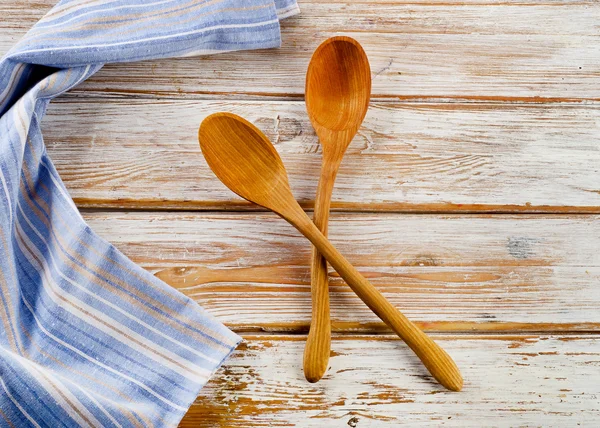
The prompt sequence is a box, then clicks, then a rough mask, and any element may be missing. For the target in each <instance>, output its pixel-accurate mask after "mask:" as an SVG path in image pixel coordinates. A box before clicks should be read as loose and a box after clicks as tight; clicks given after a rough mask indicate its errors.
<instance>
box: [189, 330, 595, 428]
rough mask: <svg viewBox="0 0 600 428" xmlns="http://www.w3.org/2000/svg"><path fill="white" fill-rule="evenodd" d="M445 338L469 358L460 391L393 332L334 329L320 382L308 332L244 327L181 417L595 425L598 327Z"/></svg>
mask: <svg viewBox="0 0 600 428" xmlns="http://www.w3.org/2000/svg"><path fill="white" fill-rule="evenodd" d="M436 339H437V338H436ZM438 340H439V342H440V344H442V345H443V346H444V347H445V348H446V349H448V351H449V352H450V353H451V354H452V356H453V357H455V358H456V360H457V362H458V363H459V364H460V366H461V367H463V373H464V375H465V388H464V390H463V391H462V392H461V393H452V392H447V391H444V390H443V389H442V388H441V387H440V386H438V385H436V384H435V383H433V382H432V380H431V378H430V377H429V376H428V375H427V373H426V372H425V371H424V370H423V369H422V368H420V367H419V361H418V360H417V359H416V358H415V357H414V356H413V355H411V352H410V350H409V349H408V348H407V347H406V346H405V345H404V344H402V343H401V342H400V341H398V340H396V339H394V338H391V337H373V336H370V337H364V336H355V337H345V336H344V337H334V339H333V340H332V356H331V360H330V367H331V368H330V369H329V372H328V373H327V375H326V376H325V377H324V378H323V380H322V381H321V382H320V383H318V384H312V385H311V384H308V383H307V382H306V381H305V380H304V376H303V374H302V370H301V367H302V365H301V361H302V349H303V347H304V337H302V336H249V337H246V342H244V343H243V344H242V345H240V347H239V348H238V350H237V351H235V353H234V354H233V356H232V357H231V359H229V360H228V361H227V362H226V363H225V366H224V367H223V368H222V369H220V370H219V372H218V373H217V374H216V375H215V376H214V377H213V379H212V380H211V381H210V382H209V384H208V386H207V387H206V388H205V389H203V390H202V392H201V394H200V397H199V399H198V400H197V402H196V404H195V405H193V406H192V407H191V409H190V411H189V413H188V414H187V415H186V416H185V417H184V419H183V422H182V424H181V426H182V427H198V426H202V427H232V428H233V427H254V426H300V427H315V428H317V427H318V428H321V427H340V428H342V427H347V426H355V427H359V428H360V427H396V426H399V425H409V426H415V425H419V424H422V425H426V426H440V425H444V426H459V427H480V426H489V425H490V424H492V425H494V426H578V425H581V426H594V424H595V423H596V422H597V421H598V419H599V418H600V406H599V405H598V399H599V398H600V391H599V389H598V384H599V381H600V377H599V376H598V366H599V365H600V337H599V336H598V335H589V336H577V335H573V336H539V335H532V336H525V335H506V336H476V335H470V336H444V337H440V338H439V339H438ZM475 409H476V410H475Z"/></svg>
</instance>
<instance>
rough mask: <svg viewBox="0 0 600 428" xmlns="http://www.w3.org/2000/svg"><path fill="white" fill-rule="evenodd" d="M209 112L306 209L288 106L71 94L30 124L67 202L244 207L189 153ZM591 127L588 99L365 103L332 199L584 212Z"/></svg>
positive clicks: (314, 156) (595, 120)
mask: <svg viewBox="0 0 600 428" xmlns="http://www.w3.org/2000/svg"><path fill="white" fill-rule="evenodd" d="M220 110H226V111H233V112H235V113H238V114H240V115H242V116H245V117H247V118H248V119H249V120H251V121H253V122H254V123H255V124H257V125H258V126H259V127H260V128H261V129H262V130H264V131H265V132H266V133H267V134H268V135H269V137H270V138H271V139H272V140H273V141H274V142H275V143H276V147H277V150H278V151H279V153H280V154H281V156H282V158H283V160H284V162H285V164H286V166H287V168H288V173H289V176H290V182H291V185H292V188H293V191H294V193H295V196H296V198H297V199H298V200H300V202H301V203H302V204H303V205H304V206H305V207H310V206H312V204H313V198H314V195H315V192H316V184H317V180H318V176H319V168H320V162H321V153H320V147H319V144H318V139H317V137H316V136H315V134H314V131H313V129H312V126H311V125H310V122H309V121H308V118H307V115H306V112H305V107H304V104H303V103H301V102H279V101H275V102H252V101H251V102H248V101H246V102H227V101H197V102H196V101H194V102H191V101H177V100H163V101H160V102H157V101H149V100H115V99H113V100H106V101H105V102H103V103H98V102H97V101H91V100H74V99H71V100H69V101H63V102H57V103H54V104H51V106H50V108H49V114H48V116H47V118H46V119H45V120H44V125H43V128H44V135H45V140H46V143H47V146H48V152H49V154H50V156H51V157H52V159H53V160H54V162H55V163H56V165H57V168H58V170H59V172H60V174H61V176H62V178H63V180H65V182H66V185H67V188H68V189H69V191H70V192H71V195H72V196H73V197H74V198H75V201H76V203H77V204H78V205H79V206H81V207H113V208H115V207H116V208H162V209H165V208H167V209H223V208H235V209H238V208H250V207H251V206H250V205H249V204H248V203H247V202H245V201H243V200H242V199H240V198H239V197H237V196H236V195H234V194H233V193H232V192H231V191H229V190H228V189H227V188H225V186H223V185H222V184H221V183H220V182H219V181H218V180H217V179H216V177H215V176H214V174H213V173H212V172H211V171H210V170H209V169H208V167H207V165H206V163H205V161H204V159H203V157H202V156H201V154H200V150H199V146H198V142H197V129H198V126H199V124H200V122H201V121H202V119H203V118H204V117H205V116H206V115H208V114H210V113H214V112H216V111H220ZM599 135H600V105H596V106H581V105H544V106H538V105H524V104H519V105H504V104H491V103H488V104H469V103H467V104H454V103H453V104H418V105H416V104H413V103H373V104H372V106H371V110H370V111H369V113H368V115H367V118H366V121H365V123H364V125H363V127H362V128H361V130H360V131H359V134H358V136H357V137H356V138H355V140H354V142H353V143H352V144H351V145H350V148H349V149H348V153H347V155H346V157H345V159H344V162H343V163H342V166H341V168H340V173H339V175H338V178H337V182H336V187H335V190H334V194H333V207H334V209H344V210H392V211H419V212H423V211H429V212H431V211H438V212H447V211H463V212H465V211H467V212H473V211H485V212H513V211H515V212H523V211H525V212H596V213H598V212H600V180H598V176H599V172H600V170H599V165H600V150H599V147H600V140H599Z"/></svg>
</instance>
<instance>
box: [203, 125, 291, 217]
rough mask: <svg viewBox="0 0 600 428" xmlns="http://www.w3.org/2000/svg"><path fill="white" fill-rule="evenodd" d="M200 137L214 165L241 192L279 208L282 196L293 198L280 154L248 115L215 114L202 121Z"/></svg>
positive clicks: (208, 157) (207, 160)
mask: <svg viewBox="0 0 600 428" xmlns="http://www.w3.org/2000/svg"><path fill="white" fill-rule="evenodd" d="M198 140H199V141H200V148H201V149H202V154H203V155H204V158H205V159H206V163H208V166H209V167H210V169H211V170H212V171H213V172H214V173H215V175H216V176H217V177H218V178H219V180H221V181H222V182H223V184H225V185H226V186H227V187H228V188H229V189H231V190H232V191H233V192H234V193H236V194H237V195H238V196H241V197H242V198H244V199H246V200H249V201H252V202H254V203H255V204H257V205H261V206H263V207H265V208H268V209H270V210H272V211H275V212H277V211H278V210H279V209H281V198H282V197H284V198H290V197H291V198H293V196H292V193H291V191H290V190H289V183H288V176H287V172H286V170H285V166H284V165H283V162H282V161H281V158H280V157H279V154H278V153H277V151H276V150H275V148H274V147H273V144H271V142H270V141H269V140H268V139H267V138H266V137H265V135H264V134H263V133H262V132H261V131H260V130H259V129H258V128H257V127H256V126H254V125H253V124H252V123H250V122H248V121H247V120H246V119H244V118H242V117H239V116H237V115H235V114H232V113H214V114H211V115H210V116H207V117H206V118H205V119H204V121H203V122H202V125H201V126H200V129H199V130H198ZM257 170H258V171H260V173H257Z"/></svg>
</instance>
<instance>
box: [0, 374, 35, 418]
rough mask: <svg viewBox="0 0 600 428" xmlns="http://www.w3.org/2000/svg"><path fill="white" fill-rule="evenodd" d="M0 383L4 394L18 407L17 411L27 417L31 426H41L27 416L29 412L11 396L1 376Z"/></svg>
mask: <svg viewBox="0 0 600 428" xmlns="http://www.w3.org/2000/svg"><path fill="white" fill-rule="evenodd" d="M0 384H2V388H4V392H6V395H7V396H8V398H10V401H12V402H13V404H14V405H15V407H16V408H17V409H19V411H20V412H21V413H22V414H23V416H25V417H26V418H27V420H28V421H29V422H31V423H32V424H33V426H35V427H37V428H41V427H40V425H39V424H38V423H37V422H36V421H35V420H34V419H33V418H32V417H31V416H29V413H27V412H26V411H25V409H24V408H23V407H21V405H20V404H19V403H18V402H17V400H15V398H14V397H13V396H12V394H11V393H10V391H9V390H8V388H7V387H6V384H5V383H4V380H3V379H2V377H1V376H0Z"/></svg>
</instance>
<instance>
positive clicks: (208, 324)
mask: <svg viewBox="0 0 600 428" xmlns="http://www.w3.org/2000/svg"><path fill="white" fill-rule="evenodd" d="M101 3H102V2H98V1H96V2H91V3H88V4H85V2H76V1H62V2H60V3H59V4H58V5H57V6H56V7H55V9H54V10H53V11H50V12H49V14H48V18H47V19H42V22H41V23H40V24H39V25H38V26H35V27H34V28H33V29H32V30H31V31H30V32H29V33H28V34H27V35H26V36H25V38H24V39H23V40H21V41H20V42H19V43H18V44H17V45H16V46H15V47H14V48H13V49H11V51H10V52H9V53H7V55H6V56H5V57H4V58H3V59H2V60H0V171H1V172H2V174H3V178H4V180H3V181H4V183H0V209H1V210H2V211H3V213H2V215H0V228H1V230H0V232H1V233H2V236H3V237H4V241H3V243H1V244H0V256H1V257H0V271H1V273H2V275H1V276H0V311H2V314H3V318H2V326H3V330H2V334H0V360H2V361H9V360H10V362H8V363H7V364H3V365H2V366H3V367H0V378H1V379H2V382H4V383H5V384H6V386H7V388H8V390H9V391H11V393H13V394H14V397H13V398H15V400H16V401H15V402H14V403H13V402H12V400H10V398H9V397H8V394H0V405H1V406H2V409H3V417H2V418H0V425H1V424H3V423H4V420H5V419H4V418H7V420H8V421H10V423H12V424H13V425H15V426H29V425H33V423H32V422H31V421H30V420H29V419H28V418H27V417H26V416H25V414H27V415H28V417H30V418H33V419H34V421H35V422H36V423H38V424H39V425H40V426H53V427H54V426H62V425H63V424H64V426H69V427H70V426H74V425H75V424H76V422H75V421H76V418H77V417H76V416H74V415H75V413H73V410H72V409H70V406H67V407H66V409H67V410H68V411H67V410H64V409H62V408H61V407H60V406H59V405H58V402H60V401H61V400H62V399H63V398H61V397H62V396H64V397H72V398H74V399H75V400H76V401H78V402H80V403H81V405H82V406H83V407H84V408H85V410H84V411H82V415H83V414H89V415H90V417H91V420H97V423H99V424H100V425H102V426H110V425H111V424H114V421H116V422H117V423H118V424H120V425H122V426H124V427H129V426H134V425H139V424H140V423H141V424H142V425H152V426H176V425H177V423H178V422H179V420H180V419H181V417H182V416H183V414H184V413H185V410H186V408H187V407H189V405H190V404H191V403H192V402H193V401H194V399H195V397H196V395H197V393H198V391H199V390H200V388H201V387H202V386H203V385H204V383H205V382H206V379H207V378H208V376H209V375H210V374H212V373H213V372H214V371H215V370H216V369H217V368H218V367H219V366H220V364H221V363H222V361H223V360H224V359H225V358H227V356H228V355H229V354H230V353H231V352H232V351H233V349H235V347H236V346H237V344H238V343H239V341H240V338H239V337H238V336H237V335H235V334H234V333H232V332H231V331H229V330H228V329H227V328H225V327H224V326H223V325H222V324H221V323H219V322H218V321H217V320H216V319H214V318H213V317H212V316H210V315H209V314H208V313H206V312H205V311H204V310H202V309H201V308H200V307H199V306H198V305H197V304H196V303H195V302H193V301H192V300H190V299H189V298H187V297H185V296H184V295H182V294H181V293H179V292H177V291H176V290H174V289H172V288H170V287H169V286H167V285H166V284H164V283H163V282H162V281H160V280H158V279H157V278H155V277H154V276H152V275H151V274H150V273H148V272H146V271H145V270H143V269H141V268H140V267H138V266H136V265H135V264H134V263H133V262H131V261H130V260H129V259H128V258H127V257H125V256H124V255H123V254H122V253H121V252H119V251H118V250H117V249H116V248H115V247H113V246H112V245H110V244H109V243H107V242H106V241H105V240H103V239H102V238H100V237H99V236H98V235H96V234H95V233H94V232H93V231H92V230H91V229H90V228H89V227H88V226H87V225H86V224H85V222H84V220H83V218H82V217H81V215H80V214H79V213H78V212H77V210H76V208H75V207H74V204H73V202H72V200H71V199H70V197H69V196H68V192H67V190H66V188H65V187H64V184H63V183H62V181H61V180H60V178H59V176H58V174H57V173H56V169H55V168H54V165H53V164H52V162H51V160H50V159H49V158H48V156H47V154H46V151H45V147H44V144H43V140H42V135H41V131H40V126H39V120H41V118H42V116H43V115H44V112H45V110H46V107H47V105H48V102H49V100H50V99H51V98H53V97H55V96H57V95H59V94H60V93H62V92H64V91H65V90H68V89H69V88H71V87H73V86H75V85H77V84H78V83H79V82H81V81H83V80H85V79H86V78H87V77H89V76H91V75H93V74H94V73H95V72H97V71H98V70H99V69H100V68H101V67H102V65H103V64H104V63H107V62H127V61H134V60H147V59H156V58H166V57H172V56H182V55H189V54H192V53H193V54H198V53H201V52H206V53H208V52H214V51H229V50H237V49H252V48H267V47H275V46H279V44H280V42H281V40H280V33H279V19H278V14H281V16H288V15H291V14H293V13H296V12H297V6H296V5H295V2H294V1H290V0H275V1H273V0H251V1H238V0H224V1H208V0H205V1H195V2H188V1H185V0H172V1H158V2H157V1H154V2H147V1H144V0H119V1H108V2H105V3H104V4H101ZM243 6H244V7H247V8H248V7H250V8H253V7H254V9H252V10H245V11H243V12H235V11H232V10H231V9H232V8H239V7H243ZM54 11H56V12H57V14H56V16H52V15H53V14H54ZM140 11H143V12H142V13H141V14H138V16H134V15H135V14H136V12H140ZM61 15H62V16H61ZM128 15H131V16H130V19H129V20H128V18H127V16H128ZM94 20H99V21H98V22H99V23H101V25H96V24H95V23H94ZM73 43H77V44H79V46H78V47H75V48H73V47H74V45H73ZM87 45H91V46H87ZM22 122H23V124H22ZM23 126H24V127H25V129H26V131H23V129H22V128H23ZM28 180H31V183H29V182H28ZM5 187H6V189H5ZM82 259H83V260H84V261H82ZM43 276H44V277H45V278H47V279H48V281H50V282H49V283H48V284H47V287H48V288H46V287H44V286H43V285H42V282H43V281H42V277H43ZM53 287H54V289H52V288H53ZM123 297H127V298H123ZM63 299H66V300H63ZM101 299H103V300H104V301H103V300H101ZM128 299H130V301H129V300H128ZM69 300H70V301H72V303H66V302H68V301H69ZM78 307H79V308H78ZM142 308H145V309H144V310H141V309H142ZM81 311H84V312H81ZM85 312H89V314H86V313H85ZM130 315H131V316H130ZM128 336H130V337H128ZM136 336H139V337H140V339H139V340H138V339H134V337H136ZM9 341H13V342H11V343H12V344H11V343H9ZM138 341H139V342H140V343H139V344H137V345H136V342H138ZM146 347H148V348H146ZM149 349H152V351H151V352H150V351H149ZM13 350H14V351H15V352H13ZM19 355H22V356H19ZM23 358H27V360H25V359H23ZM26 361H29V363H26V364H27V365H26V366H24V365H23V364H21V363H25V362H26ZM32 364H34V366H32ZM9 366H10V367H9ZM25 367H27V368H25ZM32 367H35V370H36V372H35V373H38V371H42V372H43V378H45V379H48V380H49V381H51V382H52V383H53V384H55V386H54V387H48V388H46V387H45V386H44V383H43V382H38V381H36V380H35V379H33V378H32V375H31V374H30V373H29V372H28V370H29V369H31V368H32ZM55 388H59V389H60V390H61V392H60V393H57V392H56V390H55ZM0 392H1V391H0ZM57 394H59V395H57ZM115 395H116V396H118V398H115V399H113V398H112V397H114V396H115ZM17 400H18V401H17ZM15 403H16V405H15ZM19 403H23V405H22V406H21V409H19V406H20V404H19ZM94 418H95V419H94Z"/></svg>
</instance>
